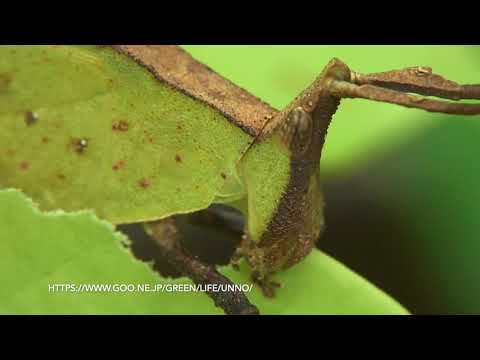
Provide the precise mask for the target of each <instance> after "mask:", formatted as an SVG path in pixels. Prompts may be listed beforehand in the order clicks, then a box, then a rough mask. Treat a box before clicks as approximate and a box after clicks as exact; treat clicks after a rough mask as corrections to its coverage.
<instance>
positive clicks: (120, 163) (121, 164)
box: [112, 160, 125, 171]
mask: <svg viewBox="0 0 480 360" xmlns="http://www.w3.org/2000/svg"><path fill="white" fill-rule="evenodd" d="M124 166H125V161H123V160H118V161H117V162H116V163H115V164H113V166H112V169H113V170H114V171H118V170H120V169H121V168H123V167H124Z"/></svg>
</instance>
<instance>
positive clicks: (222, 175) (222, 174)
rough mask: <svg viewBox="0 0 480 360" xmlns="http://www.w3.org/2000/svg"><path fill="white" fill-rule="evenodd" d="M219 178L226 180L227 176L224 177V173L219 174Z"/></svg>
mask: <svg viewBox="0 0 480 360" xmlns="http://www.w3.org/2000/svg"><path fill="white" fill-rule="evenodd" d="M220 176H221V177H222V178H223V179H224V180H225V179H226V178H227V175H225V173H223V172H222V173H220Z"/></svg>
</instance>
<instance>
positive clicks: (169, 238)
mask: <svg viewBox="0 0 480 360" xmlns="http://www.w3.org/2000/svg"><path fill="white" fill-rule="evenodd" d="M147 228H148V233H149V234H150V235H151V236H152V238H153V239H154V240H155V241H156V243H157V244H158V246H159V248H160V251H161V252H162V254H163V256H164V257H165V259H166V260H167V261H168V262H169V263H170V264H171V265H172V266H174V267H175V268H176V269H177V270H178V271H180V272H181V273H183V274H185V275H186V276H188V277H189V278H190V279H191V280H192V281H193V282H194V283H195V284H197V285H203V286H205V285H210V284H215V285H218V288H219V289H222V288H226V289H227V288H228V287H231V286H232V285H234V283H233V282H232V281H231V280H229V279H228V278H227V277H226V276H224V275H222V274H220V273H219V272H218V271H217V270H216V268H215V267H214V266H211V265H206V264H204V263H202V262H200V261H199V260H197V259H196V258H194V257H193V256H191V255H189V254H188V253H187V252H186V251H185V249H184V248H183V247H182V246H181V243H180V241H179V236H178V232H177V230H176V226H175V220H174V219H172V218H169V219H165V220H161V221H157V222H154V223H149V224H147ZM206 288H207V290H206V293H207V295H208V296H209V297H210V298H211V299H212V300H213V301H214V303H215V305H216V306H217V307H220V308H221V309H223V310H224V311H225V313H226V314H227V315H258V314H259V311H258V309H257V308H256V307H255V306H254V305H253V304H251V303H250V301H249V300H248V298H247V297H246V296H245V294H244V293H243V292H242V291H228V290H226V291H213V290H208V287H206Z"/></svg>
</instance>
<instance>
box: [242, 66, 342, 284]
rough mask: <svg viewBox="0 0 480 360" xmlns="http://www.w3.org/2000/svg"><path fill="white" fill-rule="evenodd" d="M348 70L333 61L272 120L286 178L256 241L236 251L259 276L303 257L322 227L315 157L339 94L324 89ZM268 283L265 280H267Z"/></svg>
mask: <svg viewBox="0 0 480 360" xmlns="http://www.w3.org/2000/svg"><path fill="white" fill-rule="evenodd" d="M348 76H349V70H348V68H347V67H346V66H345V65H344V64H343V63H341V62H339V61H337V60H334V61H332V62H331V63H330V64H329V65H328V66H327V67H326V69H325V71H324V72H323V73H322V74H321V75H320V77H319V78H317V80H316V81H315V82H314V83H313V84H312V86H311V87H309V88H308V89H307V90H306V91H305V92H304V93H303V94H302V95H301V96H299V97H297V99H295V100H294V101H293V102H292V104H290V105H289V106H288V107H287V109H286V110H285V111H283V112H282V113H280V114H279V115H278V117H276V118H274V119H273V120H272V121H273V122H276V123H277V124H276V125H275V124H274V125H273V126H272V124H268V125H267V127H269V126H270V130H269V131H270V133H276V132H277V131H279V134H280V137H281V139H282V142H283V143H284V145H285V146H286V147H287V148H288V149H289V151H290V154H291V156H290V174H289V182H288V184H287V186H286V188H285V191H284V193H283V194H282V197H281V199H280V202H279V205H278V207H277V209H276V211H275V213H274V214H273V216H272V218H271V220H270V223H269V224H268V226H267V229H266V231H265V232H264V233H263V234H262V237H261V239H260V240H259V241H257V242H255V241H253V240H251V239H249V237H248V235H247V237H246V239H245V241H244V243H243V249H242V252H243V254H244V256H245V257H246V258H247V261H248V262H249V263H250V265H251V266H252V268H253V270H254V272H255V273H256V274H255V276H256V277H257V278H258V279H260V281H262V279H264V278H267V277H268V275H270V274H272V273H275V272H277V271H279V270H282V269H286V268H289V267H291V266H293V265H295V264H297V263H298V262H300V261H301V260H302V259H303V258H305V257H306V256H307V255H308V254H309V253H310V251H311V250H312V248H313V247H314V245H315V242H316V241H317V240H318V238H319V237H320V235H321V232H322V230H323V228H324V215H323V208H324V201H323V195H322V190H321V185H320V157H321V154H322V148H323V145H324V142H325V136H326V133H327V129H328V126H329V124H330V121H331V119H332V116H333V115H334V113H335V112H336V110H337V107H338V105H339V103H340V99H339V98H337V97H334V96H332V95H331V94H330V92H329V91H328V90H327V85H328V82H329V81H330V79H331V78H333V77H335V78H348ZM267 285H268V284H267Z"/></svg>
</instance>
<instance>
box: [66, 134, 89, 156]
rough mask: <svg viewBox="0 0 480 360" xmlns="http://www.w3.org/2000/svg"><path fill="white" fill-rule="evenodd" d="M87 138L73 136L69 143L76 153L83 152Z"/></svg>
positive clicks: (85, 148) (86, 144)
mask: <svg viewBox="0 0 480 360" xmlns="http://www.w3.org/2000/svg"><path fill="white" fill-rule="evenodd" d="M88 143H89V141H88V139H85V138H73V139H72V140H71V142H70V145H71V146H72V148H73V151H75V152H76V153H77V154H83V153H84V152H85V151H86V150H87V148H88Z"/></svg>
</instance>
